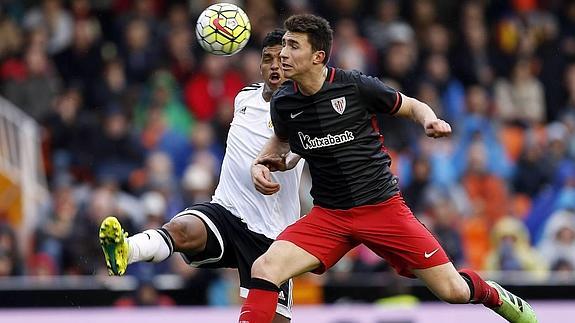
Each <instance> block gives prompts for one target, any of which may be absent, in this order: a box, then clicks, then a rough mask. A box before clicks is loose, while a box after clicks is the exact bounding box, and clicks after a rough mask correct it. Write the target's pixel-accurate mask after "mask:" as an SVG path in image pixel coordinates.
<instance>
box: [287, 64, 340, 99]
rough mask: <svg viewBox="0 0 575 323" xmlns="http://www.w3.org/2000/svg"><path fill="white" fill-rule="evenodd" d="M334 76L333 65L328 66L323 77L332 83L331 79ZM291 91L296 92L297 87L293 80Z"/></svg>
mask: <svg viewBox="0 0 575 323" xmlns="http://www.w3.org/2000/svg"><path fill="white" fill-rule="evenodd" d="M334 77H335V67H328V72H327V77H326V78H325V80H326V82H328V83H330V84H331V83H333V79H334ZM293 91H294V93H298V91H299V88H298V85H297V82H293Z"/></svg>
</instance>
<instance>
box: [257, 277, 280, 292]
mask: <svg viewBox="0 0 575 323" xmlns="http://www.w3.org/2000/svg"><path fill="white" fill-rule="evenodd" d="M250 288H255V289H261V290H269V291H271V292H279V291H280V288H279V287H277V286H276V284H274V283H272V282H270V281H267V280H265V279H261V278H252V279H251V281H250Z"/></svg>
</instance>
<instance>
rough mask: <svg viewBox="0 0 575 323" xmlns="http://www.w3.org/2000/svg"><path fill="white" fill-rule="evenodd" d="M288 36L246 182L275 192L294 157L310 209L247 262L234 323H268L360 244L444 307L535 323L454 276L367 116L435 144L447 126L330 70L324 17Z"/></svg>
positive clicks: (518, 307) (509, 297)
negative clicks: (268, 129)
mask: <svg viewBox="0 0 575 323" xmlns="http://www.w3.org/2000/svg"><path fill="white" fill-rule="evenodd" d="M285 29H286V30H287V32H286V34H285V35H284V37H283V43H282V46H283V48H282V51H281V53H280V57H281V62H282V69H283V70H284V76H285V77H286V78H287V79H288V80H289V81H287V82H285V83H284V84H283V85H282V86H281V87H280V88H279V89H278V91H277V92H275V93H274V96H273V97H272V101H271V115H272V121H273V123H274V130H275V136H272V138H271V139H270V140H269V141H268V143H267V144H266V145H265V146H264V148H263V150H262V151H261V152H260V155H259V157H258V158H257V159H256V160H255V161H254V165H253V166H252V180H253V181H254V184H255V186H256V189H257V190H258V191H260V192H261V193H263V194H274V193H276V192H277V191H278V190H279V189H280V187H279V185H278V184H277V183H274V182H273V180H272V178H271V176H270V171H275V170H286V169H287V168H288V167H287V166H286V165H285V162H284V159H285V156H286V155H287V154H288V153H289V152H290V150H291V151H292V152H294V153H297V154H298V155H300V156H301V157H303V158H304V159H305V160H306V161H307V162H308V164H309V167H310V172H311V176H312V189H311V194H312V196H313V198H314V207H313V209H312V210H311V211H310V213H309V214H308V215H307V216H305V217H303V218H301V219H300V220H298V221H297V222H296V223H295V224H292V225H291V226H288V227H287V228H286V229H285V230H284V231H283V232H282V233H281V234H280V235H279V236H278V238H277V240H276V241H275V242H274V243H273V244H272V246H271V247H270V249H268V251H267V252H266V253H264V254H263V255H262V256H261V257H260V258H258V260H256V261H255V262H254V264H253V266H252V281H251V286H250V287H251V289H250V293H249V296H248V299H247V301H246V303H245V304H244V306H243V307H242V311H241V313H240V319H239V321H240V323H248V322H249V323H268V322H270V321H271V318H272V316H273V312H274V309H275V302H276V301H277V295H278V291H279V289H278V286H279V285H280V284H281V283H282V282H284V281H286V280H287V279H289V278H291V277H294V276H297V275H299V274H302V273H304V272H308V271H313V272H315V273H322V272H324V271H325V270H326V269H328V268H329V267H331V266H333V265H334V264H335V263H336V262H337V261H338V260H339V259H340V258H341V257H342V256H343V255H345V253H347V252H348V251H349V250H351V249H352V248H353V247H355V246H357V245H358V244H361V243H363V244H365V245H366V246H367V247H369V248H370V249H371V250H373V251H374V252H375V253H376V254H378V255H379V256H381V257H383V258H385V259H386V260H387V261H388V262H389V263H390V264H391V266H393V267H394V268H395V270H396V271H397V272H398V273H399V274H401V275H404V276H407V277H418V278H419V279H421V280H422V281H423V282H424V283H425V284H426V285H427V286H428V288H429V289H430V290H431V291H432V292H433V293H434V294H435V295H437V297H439V298H440V299H442V300H444V301H446V302H449V303H455V304H465V303H481V304H484V305H485V306H487V307H489V308H491V309H493V310H494V311H495V312H497V313H498V314H499V315H501V316H502V317H504V318H505V319H507V320H508V321H509V322H515V323H533V322H537V319H536V318H535V313H534V312H533V310H532V308H531V307H530V306H529V304H527V303H526V302H525V301H523V300H522V299H520V298H518V297H517V296H515V295H513V294H511V293H509V292H508V291H506V290H504V289H503V288H502V287H501V286H499V285H497V284H496V283H494V282H485V281H484V280H482V279H481V278H480V277H479V275H478V274H476V273H475V272H474V271H472V270H470V269H464V270H461V271H459V272H458V271H457V270H456V269H455V267H454V266H453V264H452V263H451V262H450V261H449V259H448V257H447V255H446V253H445V251H444V250H443V248H442V247H441V246H440V244H439V243H438V242H437V240H436V239H435V238H434V237H433V235H432V234H431V233H430V232H429V231H428V230H427V229H426V228H425V227H424V226H423V225H422V224H421V223H420V222H419V221H418V220H417V219H416V218H415V217H414V215H413V214H412V212H411V210H410V209H409V208H408V207H407V206H406V204H405V202H404V200H403V198H402V197H401V195H400V193H399V188H398V182H397V179H396V178H395V177H394V176H393V174H392V173H391V171H390V169H389V166H390V163H391V160H390V157H389V155H388V154H387V152H386V150H385V148H384V146H383V142H382V137H381V136H380V134H379V131H378V129H377V127H376V122H375V118H374V114H375V113H387V114H391V115H396V116H400V117H407V118H411V119H413V120H414V121H416V122H418V123H419V124H421V125H422V127H423V128H424V130H425V133H426V135H427V136H429V137H433V138H438V137H445V136H448V135H450V133H451V128H450V126H449V124H448V123H446V122H445V121H443V120H441V119H438V118H437V116H436V115H435V113H434V112H433V111H432V110H431V108H430V107H429V106H428V105H427V104H425V103H422V102H420V101H418V100H416V99H414V98H410V97H408V96H405V95H403V94H402V93H399V92H398V91H396V90H394V89H392V88H390V87H389V86H387V85H385V84H384V83H382V82H381V81H380V80H378V79H377V78H373V77H369V76H365V75H363V74H361V73H359V72H350V71H344V70H341V69H338V68H334V67H328V66H327V65H326V63H327V61H328V59H329V53H330V50H331V44H332V37H333V36H332V30H331V28H330V26H329V23H328V22H327V21H326V20H325V19H323V18H321V17H317V16H314V15H295V16H292V17H290V18H289V19H288V20H287V21H286V22H285Z"/></svg>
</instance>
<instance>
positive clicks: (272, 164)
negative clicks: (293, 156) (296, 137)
mask: <svg viewBox="0 0 575 323" xmlns="http://www.w3.org/2000/svg"><path fill="white" fill-rule="evenodd" d="M255 163H256V164H260V165H264V166H265V167H267V168H268V169H269V170H270V171H271V172H277V171H280V172H283V171H286V170H288V165H287V162H286V156H277V155H274V156H262V157H259V158H258V159H256V161H255Z"/></svg>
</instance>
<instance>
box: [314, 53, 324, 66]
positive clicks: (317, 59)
mask: <svg viewBox="0 0 575 323" xmlns="http://www.w3.org/2000/svg"><path fill="white" fill-rule="evenodd" d="M324 59H325V52H324V51H323V50H318V51H316V52H315V53H313V63H314V64H323V60H324Z"/></svg>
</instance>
